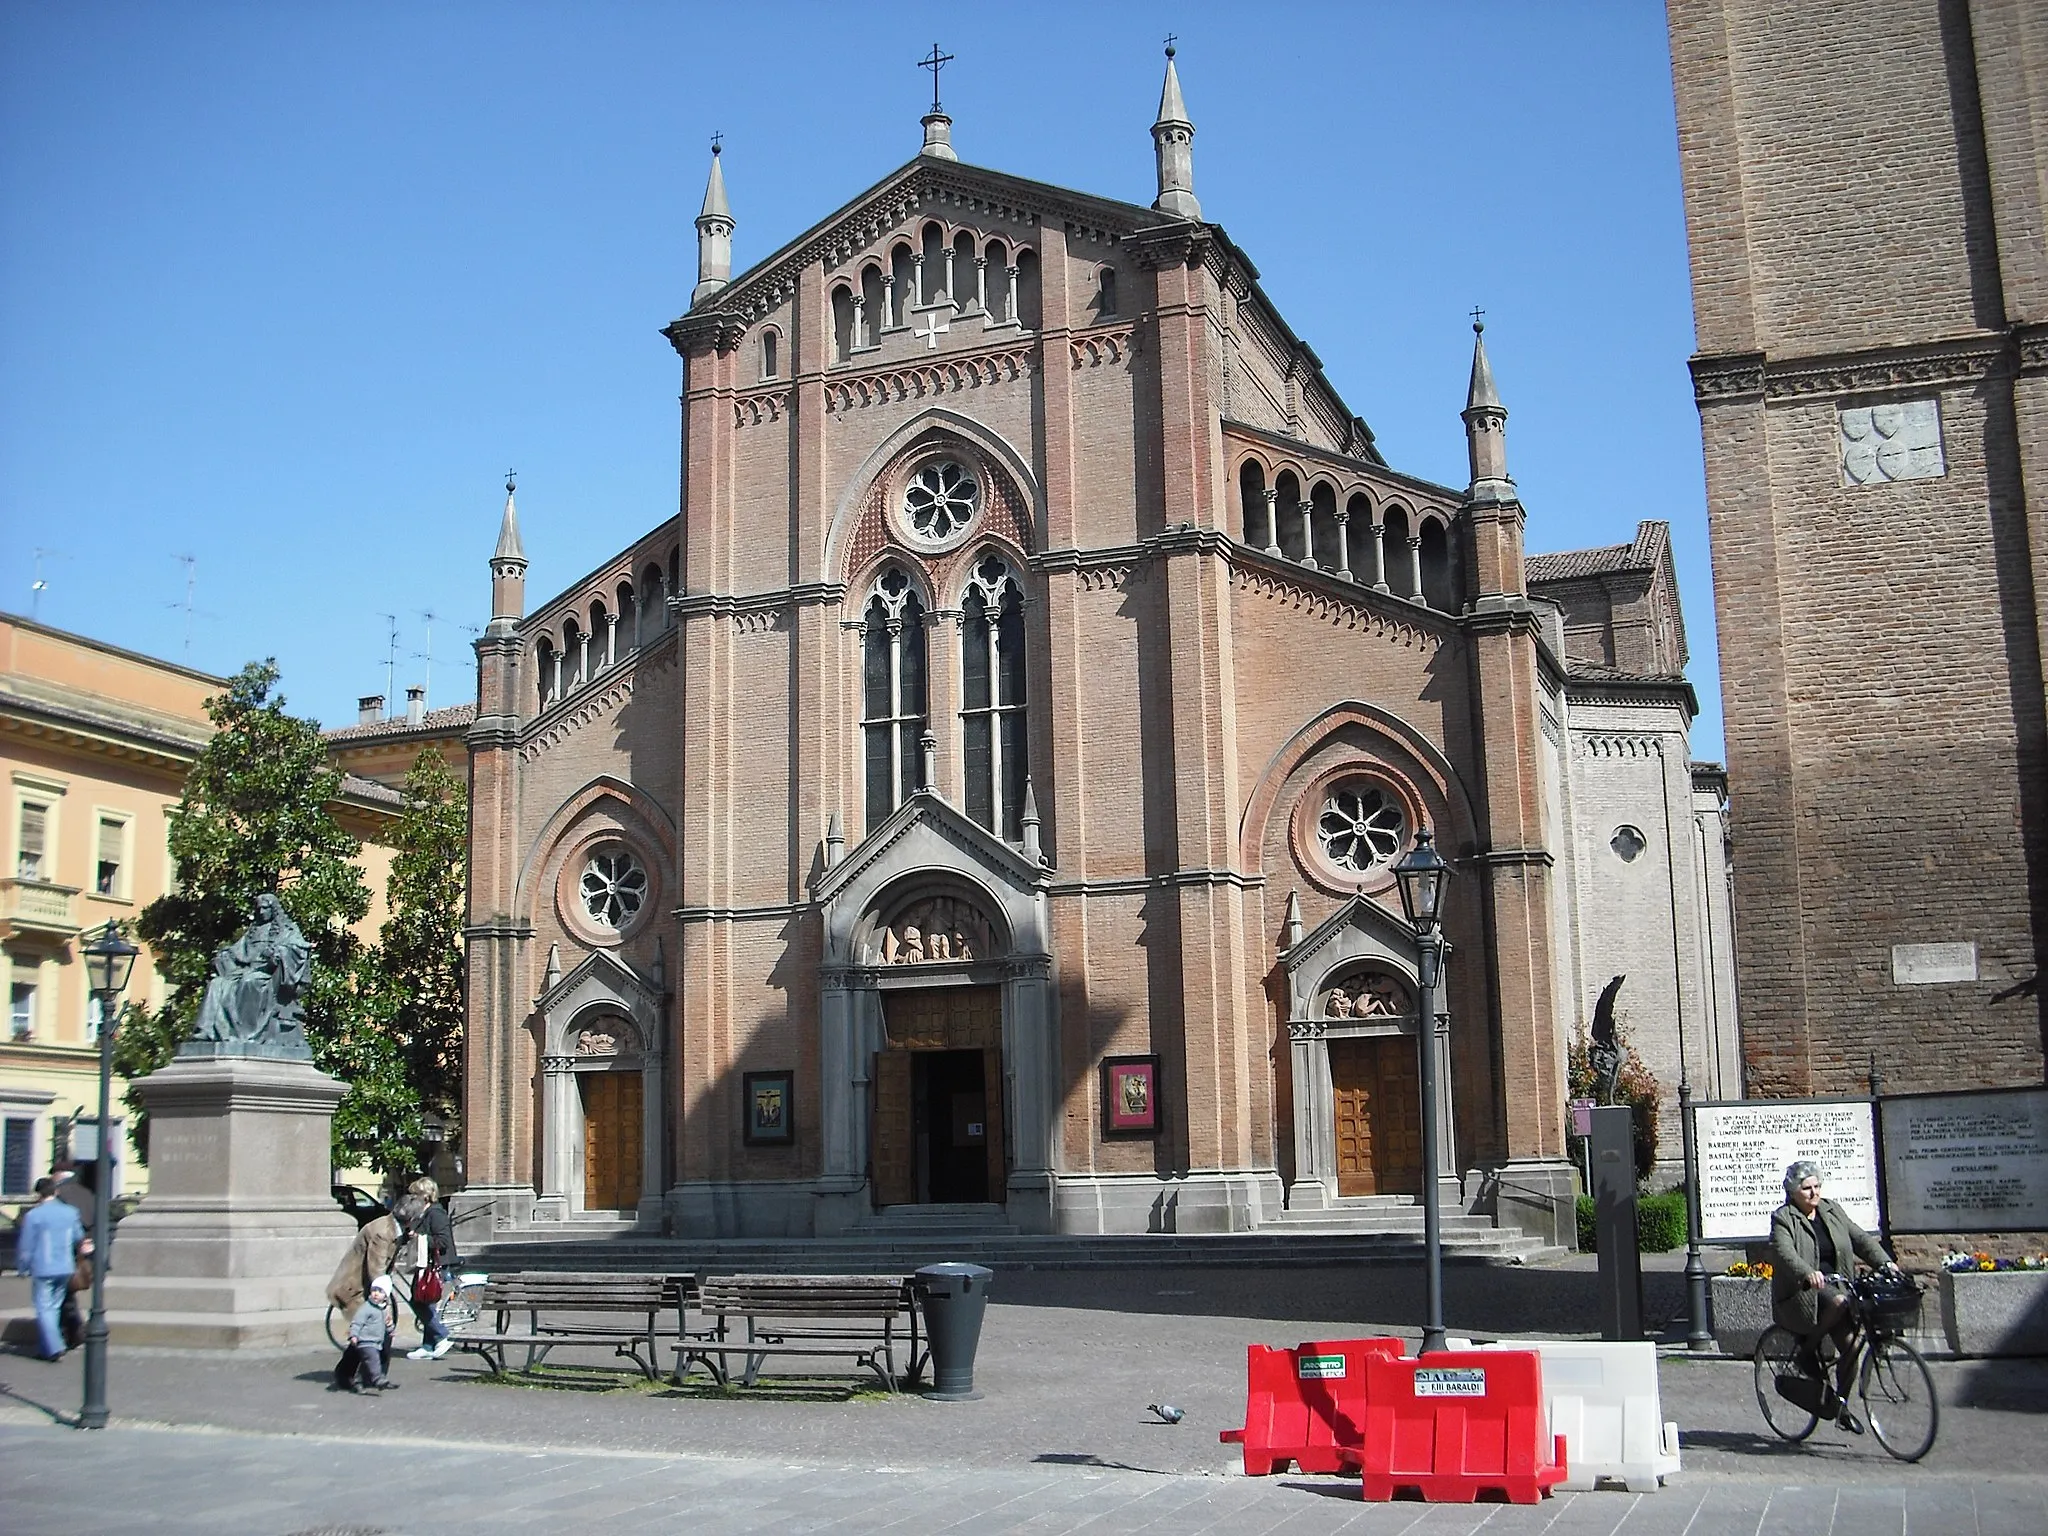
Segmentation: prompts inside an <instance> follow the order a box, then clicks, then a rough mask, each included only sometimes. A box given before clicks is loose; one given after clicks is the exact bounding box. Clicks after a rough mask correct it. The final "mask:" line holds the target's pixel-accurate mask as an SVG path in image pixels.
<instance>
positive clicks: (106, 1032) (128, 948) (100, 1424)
mask: <svg viewBox="0 0 2048 1536" xmlns="http://www.w3.org/2000/svg"><path fill="white" fill-rule="evenodd" d="M140 953H141V951H140V950H138V949H137V948H136V947H135V946H134V945H133V944H130V943H129V942H128V941H127V940H126V939H124V938H122V937H121V930H120V929H119V928H118V927H116V926H115V924H114V920H113V919H112V918H111V917H110V918H108V919H107V925H106V927H104V928H102V929H100V931H99V934H98V936H97V937H95V938H94V939H93V941H92V942H91V943H90V944H88V945H86V946H85V974H86V978H87V979H88V980H89V981H90V982H91V983H92V991H93V996H95V997H97V998H98V999H99V1001H100V1125H99V1156H98V1158H97V1160H96V1173H95V1177H94V1185H93V1192H92V1196H93V1199H92V1316H91V1317H90V1318H88V1319H87V1320H86V1324H85V1404H84V1406H83V1407H81V1408H80V1409H79V1410H78V1425H79V1428H81V1429H105V1428H106V1427H107V1309H106V1292H107V1229H108V1226H109V1225H110V1223H109V1221H108V1216H107V1208H108V1206H109V1205H110V1204H112V1200H111V1196H112V1194H113V1138H112V1136H111V1135H110V1134H109V1129H108V1125H109V1121H110V1120H111V1118H112V1116H113V1108H114V1106H113V1096H114V1031H115V1029H116V1027H117V1025H116V1022H115V1021H116V1019H117V1018H118V1017H119V1010H120V1000H121V994H122V993H123V992H126V991H127V990H128V976H129V973H130V972H131V971H133V970H134V969H135V957H136V956H137V955H138V954H140Z"/></svg>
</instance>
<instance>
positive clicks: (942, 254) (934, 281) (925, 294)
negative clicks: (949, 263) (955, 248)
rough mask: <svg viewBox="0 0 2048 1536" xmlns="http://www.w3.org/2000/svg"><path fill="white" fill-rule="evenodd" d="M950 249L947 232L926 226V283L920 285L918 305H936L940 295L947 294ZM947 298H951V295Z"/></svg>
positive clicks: (934, 226) (924, 247) (932, 226)
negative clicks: (947, 242)
mask: <svg viewBox="0 0 2048 1536" xmlns="http://www.w3.org/2000/svg"><path fill="white" fill-rule="evenodd" d="M949 249H951V247H949V246H948V245H947V244H946V232H945V231H944V230H943V229H941V228H939V226H938V225H936V224H927V225H925V227H924V244H923V257H924V267H923V277H924V281H923V282H922V283H921V284H920V285H919V290H920V291H919V293H918V295H917V302H918V303H920V304H936V303H938V302H939V297H940V295H941V294H944V293H945V292H946V252H947V251H948V250H949ZM947 296H948V297H950V295H947Z"/></svg>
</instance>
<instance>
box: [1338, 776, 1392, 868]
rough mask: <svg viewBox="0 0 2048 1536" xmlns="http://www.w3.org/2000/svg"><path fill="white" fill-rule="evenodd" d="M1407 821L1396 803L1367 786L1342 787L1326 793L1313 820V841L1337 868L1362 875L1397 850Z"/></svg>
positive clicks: (1382, 862) (1348, 785) (1389, 796)
mask: <svg viewBox="0 0 2048 1536" xmlns="http://www.w3.org/2000/svg"><path fill="white" fill-rule="evenodd" d="M1407 832H1408V818H1407V816H1406V815H1404V814H1403V812H1402V810H1401V805H1400V802H1399V801H1397V800H1395V799H1394V797H1393V796H1392V795H1390V794H1388V793H1387V792H1386V791H1385V790H1382V789H1376V788H1374V787H1373V786H1371V785H1369V784H1343V785H1339V786H1338V787H1337V788H1336V789H1334V790H1332V791H1331V792H1330V797H1329V798H1328V799H1327V800H1325V801H1324V802H1323V810H1322V814H1321V815H1320V816H1318V817H1317V818H1316V840H1317V841H1318V842H1319V843H1321V844H1322V848H1323V854H1324V856H1325V857H1326V858H1328V859H1329V861H1330V862H1331V863H1332V864H1334V865H1336V866H1337V868H1339V869H1342V870H1347V871H1350V872H1351V873H1354V874H1361V875H1362V874H1364V873H1365V872H1366V871H1368V870H1370V869H1373V868H1374V867H1376V866H1378V865H1381V864H1384V863H1386V862H1387V860H1389V859H1391V858H1393V857H1394V855H1395V854H1397V853H1399V852H1400V851H1401V845H1402V844H1403V842H1405V841H1406V839H1407Z"/></svg>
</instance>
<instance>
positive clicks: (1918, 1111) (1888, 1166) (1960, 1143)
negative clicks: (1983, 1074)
mask: <svg viewBox="0 0 2048 1536" xmlns="http://www.w3.org/2000/svg"><path fill="white" fill-rule="evenodd" d="M1878 1102H1879V1104H1880V1106H1881V1110H1880V1112H1881V1114H1882V1117H1883V1122H1884V1174H1885V1180H1884V1191H1885V1206H1886V1215H1888V1216H1889V1217H1890V1218H1891V1230H1892V1231H1894V1232H2034V1231H2039V1230H2040V1229H2041V1228H2042V1227H2044V1226H2048V1089H2043V1088H1985V1089H1978V1090H1976V1091H1973V1092H1963V1093H1902V1094H1899V1095H1897V1096H1896V1097H1892V1096H1889V1095H1888V1096H1886V1097H1885V1098H1883V1099H1881V1100H1879V1101H1878Z"/></svg>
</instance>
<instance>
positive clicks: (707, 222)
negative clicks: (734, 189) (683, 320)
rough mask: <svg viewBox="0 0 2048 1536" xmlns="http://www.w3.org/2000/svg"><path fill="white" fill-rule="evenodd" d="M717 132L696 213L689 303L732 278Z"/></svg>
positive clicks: (728, 217)
mask: <svg viewBox="0 0 2048 1536" xmlns="http://www.w3.org/2000/svg"><path fill="white" fill-rule="evenodd" d="M720 137H721V135H719V134H715V133H714V134H713V135H712V136H711V177H710V179H709V180H708V181H706V182H705V183H704V206H703V208H702V209H700V210H699V211H698V214H697V286H696V287H695V288H694V289H692V290H691V292H690V303H691V304H693V305H696V304H701V303H703V302H704V301H705V300H706V299H708V298H710V297H711V295H712V294H714V293H716V292H718V290H719V289H721V288H723V287H724V286H725V285H726V284H727V283H729V282H731V281H732V231H733V216H732V207H731V205H730V204H728V203H727V202H726V200H725V173H724V171H722V170H721V169H720V168H719V160H720V157H721V151H720V146H719V139H720Z"/></svg>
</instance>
